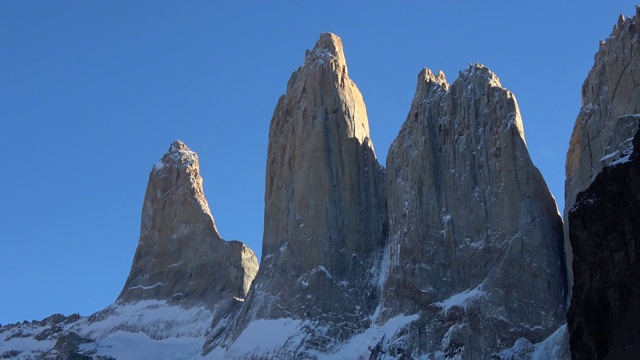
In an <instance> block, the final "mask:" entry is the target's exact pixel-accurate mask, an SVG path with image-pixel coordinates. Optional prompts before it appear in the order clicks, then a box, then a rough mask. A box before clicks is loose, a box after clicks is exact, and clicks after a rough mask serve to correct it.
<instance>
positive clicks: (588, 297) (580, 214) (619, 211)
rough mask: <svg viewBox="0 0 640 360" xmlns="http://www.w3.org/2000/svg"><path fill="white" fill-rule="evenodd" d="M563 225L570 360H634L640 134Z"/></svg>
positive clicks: (638, 335)
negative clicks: (570, 279) (568, 250)
mask: <svg viewBox="0 0 640 360" xmlns="http://www.w3.org/2000/svg"><path fill="white" fill-rule="evenodd" d="M639 119H640V117H638V118H636V122H637V121H638V120H639ZM632 149H634V150H632ZM632 151H633V152H632ZM569 221H570V223H569V224H570V228H569V236H570V238H571V244H572V246H573V253H574V261H573V269H574V274H575V282H574V287H573V297H572V300H571V306H570V307H569V314H568V329H569V333H570V343H571V353H572V354H573V358H574V359H637V358H638V357H639V356H640V282H639V281H638V280H640V266H639V264H640V257H639V249H640V131H638V132H637V133H636V135H635V138H634V140H633V146H632V147H631V148H629V149H628V151H627V153H626V154H623V157H622V158H620V157H616V158H615V159H614V161H613V162H612V163H611V164H610V165H608V166H607V167H605V168H604V169H603V170H602V172H600V174H598V176H597V177H596V178H595V180H594V181H593V182H592V183H591V185H590V186H589V187H588V188H587V189H586V190H585V191H583V192H581V193H579V194H578V196H577V200H576V203H575V205H574V207H573V209H572V210H571V211H570V212H569Z"/></svg>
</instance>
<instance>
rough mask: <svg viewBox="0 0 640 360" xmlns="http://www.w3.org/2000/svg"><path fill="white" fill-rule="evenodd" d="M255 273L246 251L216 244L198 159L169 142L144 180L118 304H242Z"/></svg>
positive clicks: (233, 245)
mask: <svg viewBox="0 0 640 360" xmlns="http://www.w3.org/2000/svg"><path fill="white" fill-rule="evenodd" d="M257 270H258V262H257V258H256V256H255V254H254V253H253V251H252V250H251V249H249V248H248V247H247V246H246V245H244V244H243V243H241V242H239V241H230V242H226V241H224V240H222V239H221V238H220V235H219V234H218V230H217V229H216V226H215V223H214V221H213V217H212V216H211V211H210V210H209V205H208V203H207V200H206V199H205V197H204V192H203V189H202V177H200V165H199V162H198V155H197V154H196V153H195V152H193V151H191V150H190V149H189V148H188V147H187V146H186V145H185V144H184V143H183V142H181V141H179V140H178V141H175V142H174V143H173V144H171V147H170V148H169V151H168V152H167V153H166V154H165V155H164V156H163V157H162V159H161V160H160V161H159V162H158V163H157V164H155V165H154V166H153V169H152V170H151V174H150V175H149V183H148V185H147V192H146V194H145V198H144V204H143V207H142V223H141V226H140V241H139V243H138V248H137V249H136V254H135V257H134V260H133V264H132V265H131V272H130V274H129V277H128V278H127V282H126V283H125V286H124V289H123V290H122V292H121V293H120V296H119V297H118V302H133V301H138V300H146V299H155V300H169V301H180V302H181V303H185V302H186V303H193V302H197V303H199V304H201V303H207V304H215V303H216V301H217V300H221V299H223V298H224V299H233V298H234V297H236V298H244V296H245V294H246V293H247V291H248V290H249V286H250V285H251V281H252V280H253V278H254V276H255V274H256V272H257Z"/></svg>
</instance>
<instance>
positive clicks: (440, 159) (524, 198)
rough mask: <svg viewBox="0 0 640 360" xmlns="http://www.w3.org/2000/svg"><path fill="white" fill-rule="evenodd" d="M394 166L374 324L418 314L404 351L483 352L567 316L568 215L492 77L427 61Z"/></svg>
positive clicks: (394, 149)
mask: <svg viewBox="0 0 640 360" xmlns="http://www.w3.org/2000/svg"><path fill="white" fill-rule="evenodd" d="M386 171H387V174H386V177H387V186H388V188H387V201H388V215H389V241H388V244H387V247H386V250H385V261H384V263H383V265H382V271H381V272H382V274H383V278H382V279H381V284H382V288H383V292H382V294H383V295H382V296H383V297H382V299H383V300H382V306H381V309H380V316H379V317H378V318H377V321H378V322H380V323H384V322H386V321H388V319H391V318H393V317H395V316H398V315H401V314H419V319H416V320H415V321H414V322H413V323H412V324H411V326H410V327H409V330H408V334H407V335H405V337H406V338H407V339H408V340H406V341H405V342H404V343H401V344H402V345H400V346H398V345H396V346H395V347H396V348H399V349H398V350H400V348H401V346H404V347H405V348H404V349H403V352H404V353H410V354H411V356H410V357H413V358H417V357H419V356H421V355H425V356H427V355H428V354H443V356H444V357H445V358H455V357H456V356H461V358H464V359H476V358H478V359H487V358H490V357H491V356H492V355H494V354H495V353H498V352H499V351H501V350H504V349H505V348H507V347H511V346H512V345H514V343H515V342H516V340H518V339H522V340H521V341H528V342H531V343H533V342H538V341H540V340H542V339H544V338H546V337H548V336H549V335H551V334H552V333H554V331H556V329H558V328H559V327H560V326H561V325H562V324H563V322H564V314H565V307H564V301H565V296H566V282H565V270H564V259H563V251H562V244H563V237H562V222H561V219H560V216H559V214H558V210H557V207H556V204H555V201H554V199H553V197H552V195H551V193H550V192H549V190H548V188H547V186H546V184H545V182H544V179H543V178H542V176H541V174H540V172H539V171H538V169H537V168H536V167H535V166H534V165H533V163H532V162H531V159H530V157H529V154H528V151H527V146H526V143H525V139H524V130H523V126H522V120H521V117H520V111H519V109H518V105H517V103H516V99H515V97H514V95H513V94H512V93H511V92H509V91H508V90H506V89H505V88H503V87H502V85H501V84H500V82H499V80H498V78H497V76H496V75H495V74H493V73H492V72H491V71H490V70H489V69H487V68H486V67H484V66H482V65H471V66H470V67H469V68H468V69H467V70H465V71H463V72H461V73H460V75H459V77H458V79H457V80H456V81H455V82H453V84H451V85H450V84H448V83H447V81H446V79H445V75H444V74H443V73H442V72H440V73H439V74H437V75H436V74H434V73H432V72H431V71H430V70H427V69H424V70H423V71H422V72H421V73H420V75H419V76H418V86H417V90H416V94H415V97H414V99H413V103H412V106H411V110H410V111H409V115H408V117H407V120H406V121H405V123H404V125H403V126H402V129H401V130H400V134H399V135H398V137H397V139H396V140H395V141H394V142H393V144H392V145H391V149H390V150H389V155H388V157H387V167H386Z"/></svg>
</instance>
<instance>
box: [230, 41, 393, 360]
mask: <svg viewBox="0 0 640 360" xmlns="http://www.w3.org/2000/svg"><path fill="white" fill-rule="evenodd" d="M383 181H384V170H383V168H382V167H381V166H380V165H379V164H378V162H377V160H376V155H375V152H374V149H373V145H372V143H371V140H370V138H369V124H368V120H367V112H366V107H365V104H364V101H363V99H362V95H361V94H360V91H359V90H358V88H357V87H356V85H355V84H354V83H353V81H351V79H350V78H349V76H348V71H347V65H346V62H345V57H344V53H343V48H342V41H341V39H340V38H339V37H338V36H336V35H334V34H331V33H323V34H321V36H320V39H319V40H318V41H317V43H316V45H315V47H314V48H313V50H308V51H307V52H306V56H305V61H304V65H302V66H301V67H300V68H299V69H298V70H297V71H296V72H294V73H293V75H292V76H291V79H290V80H289V82H288V84H287V91H286V94H285V95H284V96H282V97H281V98H280V99H279V101H278V104H277V106H276V108H275V111H274V113H273V117H272V120H271V127H270V130H269V147H268V153H267V171H266V189H265V225H264V238H263V247H262V263H261V266H260V271H259V272H258V275H257V277H256V279H255V281H254V284H253V287H252V289H251V291H250V292H249V295H248V297H247V300H246V301H245V303H244V306H243V309H242V311H241V313H242V314H243V315H241V317H240V319H239V325H238V330H237V333H236V334H235V335H234V337H236V338H237V336H238V333H239V332H241V331H242V330H244V329H245V327H246V326H247V325H248V324H249V323H250V322H252V321H253V322H254V323H255V321H256V320H277V319H285V318H286V319H293V320H295V321H305V322H306V324H313V325H309V326H307V327H305V329H304V330H301V332H302V333H303V334H305V336H304V340H301V339H302V338H297V339H296V340H291V339H288V338H287V339H282V341H284V342H286V343H287V344H289V345H291V343H292V342H295V343H296V344H297V343H298V342H299V346H294V349H295V350H291V349H289V347H284V343H283V344H282V345H283V349H284V348H286V349H289V350H282V351H281V352H279V353H274V354H270V356H275V357H288V358H290V357H292V356H293V355H292V353H291V351H294V353H305V351H307V350H309V351H313V350H315V351H317V350H320V351H327V350H330V346H328V344H329V343H335V342H333V341H332V340H331V339H345V338H348V337H349V336H351V335H353V334H354V333H356V332H358V331H360V330H362V329H363V328H364V327H366V326H367V325H368V323H369V315H370V313H371V312H372V311H373V308H374V307H375V306H374V302H373V301H374V300H375V286H373V283H374V275H373V273H372V271H371V269H372V267H373V266H374V263H375V261H376V256H379V255H380V253H381V249H382V246H383V241H384V235H385V230H386V225H385V204H384V182H383ZM249 326H251V325H250V324H249ZM246 350H247V351H249V350H250V349H246ZM248 355H249V353H248V354H247V356H248ZM240 357H242V356H240Z"/></svg>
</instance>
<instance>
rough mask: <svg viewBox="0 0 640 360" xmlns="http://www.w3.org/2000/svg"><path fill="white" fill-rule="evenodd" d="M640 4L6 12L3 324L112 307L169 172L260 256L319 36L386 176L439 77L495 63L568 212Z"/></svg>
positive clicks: (39, 4)
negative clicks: (417, 106)
mask: <svg viewBox="0 0 640 360" xmlns="http://www.w3.org/2000/svg"><path fill="white" fill-rule="evenodd" d="M634 12H635V7H634V5H633V2H631V1H615V2H614V1H580V2H569V1H567V2H558V1H484V2H473V3H470V2H469V3H468V2H462V1H447V2H445V1H437V2H436V1H422V2H417V1H416V2H412V1H395V2H392V1H372V2H370V3H365V2H351V3H347V2H339V1H335V2H334V1H324V2H322V3H319V2H310V1H301V2H293V1H292V2H277V1H274V2H262V1H260V2H258V1H255V2H231V1H229V2H222V1H208V2H204V1H189V2H179V1H73V2H72V1H55V2H54V1H2V2H0V134H1V135H2V142H3V147H4V151H2V152H0V169H2V170H1V173H0V175H1V176H0V199H2V200H1V201H2V202H1V205H0V246H1V250H0V291H1V296H0V323H1V324H6V323H12V322H16V321H21V320H25V319H26V320H32V319H41V318H43V317H46V316H48V315H51V314H52V313H56V312H61V313H64V314H70V313H76V312H79V313H80V314H81V315H89V314H91V313H92V312H95V311H97V310H100V309H102V308H104V307H105V306H107V305H109V304H110V303H112V302H113V301H114V300H115V298H116V297H117V295H118V293H119V292H120V290H121V288H122V286H123V284H124V282H125V280H126V277H127V275H128V272H129V268H130V265H131V261H132V259H133V255H134V252H135V248H136V245H137V242H138V236H139V227H140V211H141V208H142V199H143V197H144V192H145V188H146V183H147V180H148V175H149V172H150V170H151V167H152V165H153V164H154V163H155V162H156V161H157V160H158V159H159V158H160V157H161V156H162V155H163V154H164V153H165V152H166V150H167V148H168V147H169V145H170V144H171V142H172V141H173V140H175V139H181V140H183V141H185V142H186V143H187V145H188V146H189V147H191V149H193V150H194V151H196V152H198V154H199V155H200V162H201V171H202V175H203V177H204V187H205V194H206V196H207V199H208V200H209V204H210V206H211V210H212V212H213V215H214V217H215V220H216V223H217V226H218V229H219V230H220V232H221V235H222V236H223V238H225V239H227V240H231V239H238V240H242V241H244V242H246V243H247V244H248V245H249V246H250V247H251V248H252V249H254V251H256V253H258V254H259V253H260V250H261V238H262V222H263V210H264V201H263V194H264V173H265V162H266V150H267V141H268V128H269V121H270V119H271V115H272V113H273V109H274V107H275V105H276V102H277V99H278V97H279V96H280V95H282V94H283V92H284V91H285V88H286V83H287V81H288V79H289V76H290V75H291V73H292V72H293V71H295V70H296V69H297V68H298V67H299V66H300V65H301V64H302V63H303V61H304V52H305V50H306V49H309V48H312V47H313V45H314V43H315V41H316V40H317V39H318V36H319V34H320V32H323V31H331V32H334V33H336V34H338V35H339V36H340V37H341V38H342V40H343V43H344V46H345V53H346V58H347V63H348V66H349V73H350V76H351V78H352V79H353V80H354V81H355V82H356V84H357V85H358V87H359V88H360V90H361V91H362V93H363V96H364V99H365V102H366V104H367V109H368V115H369V122H370V128H371V137H372V140H373V142H374V146H375V148H376V151H377V154H378V158H379V160H380V162H381V163H382V164H383V165H384V163H385V159H386V153H387V149H388V147H389V145H390V143H391V141H392V140H393V139H394V138H395V136H396V135H397V133H398V131H399V129H400V126H401V124H402V122H403V121H404V120H405V117H406V115H407V112H408V111H409V107H410V104H411V99H412V97H413V93H414V91H415V86H416V81H417V74H418V72H419V71H420V69H421V68H422V67H428V68H430V69H432V70H434V71H438V70H443V71H444V72H445V73H446V75H447V79H448V80H449V82H453V81H454V80H455V78H456V77H457V74H458V72H459V71H460V70H462V69H464V68H466V67H467V66H468V64H469V63H475V62H479V63H483V64H485V65H486V66H488V67H489V68H490V69H492V70H493V71H494V72H495V73H496V74H497V75H498V77H500V79H501V81H502V84H503V85H504V86H505V87H507V88H508V89H510V90H511V91H513V92H514V93H515V95H516V97H517V99H518V102H519V105H520V109H521V111H522V116H523V121H524V126H525V133H526V138H527V143H528V146H529V151H530V154H531V156H532V158H533V161H534V163H535V164H536V165H537V166H538V167H539V168H540V170H541V171H542V173H543V175H544V177H545V179H546V181H547V183H548V184H549V186H550V188H551V191H552V192H553V194H554V195H555V197H556V199H558V202H559V205H560V207H561V208H562V206H563V201H562V200H563V196H564V195H563V188H564V159H565V154H566V151H567V147H568V142H569V136H570V133H571V129H572V127H573V123H574V121H575V117H576V115H577V113H578V110H579V108H580V91H581V86H582V82H583V81H584V79H585V77H586V75H587V73H588V71H589V69H590V68H591V66H592V65H593V55H594V54H595V52H596V51H597V50H598V42H599V41H600V40H603V39H606V38H607V37H608V36H609V34H610V32H611V30H612V27H613V25H614V24H615V23H616V21H617V17H618V15H619V14H620V13H624V14H626V15H631V14H633V13H634Z"/></svg>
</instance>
